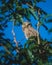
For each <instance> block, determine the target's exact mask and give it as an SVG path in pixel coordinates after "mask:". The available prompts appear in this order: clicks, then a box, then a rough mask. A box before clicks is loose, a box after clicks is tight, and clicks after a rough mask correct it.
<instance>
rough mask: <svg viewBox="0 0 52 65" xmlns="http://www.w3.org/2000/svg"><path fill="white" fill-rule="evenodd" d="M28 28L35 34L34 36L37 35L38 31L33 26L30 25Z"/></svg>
mask: <svg viewBox="0 0 52 65" xmlns="http://www.w3.org/2000/svg"><path fill="white" fill-rule="evenodd" d="M28 30H29V31H30V32H31V33H32V34H33V36H35V37H36V36H37V31H36V30H35V29H34V28H33V27H31V26H29V27H28Z"/></svg>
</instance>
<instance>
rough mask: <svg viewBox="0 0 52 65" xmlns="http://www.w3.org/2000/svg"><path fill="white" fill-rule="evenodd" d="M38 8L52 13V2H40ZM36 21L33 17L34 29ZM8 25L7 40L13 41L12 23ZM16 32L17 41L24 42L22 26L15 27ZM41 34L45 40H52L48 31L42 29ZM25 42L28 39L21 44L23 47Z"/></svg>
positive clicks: (51, 35) (47, 0)
mask: <svg viewBox="0 0 52 65" xmlns="http://www.w3.org/2000/svg"><path fill="white" fill-rule="evenodd" d="M37 6H39V7H40V8H42V9H43V10H44V11H46V12H47V13H48V14H51V13H52V0H46V2H40V3H38V4H37ZM34 21H35V20H34V18H33V17H31V23H32V26H33V27H34ZM7 24H8V27H7V28H6V29H5V31H4V33H5V38H10V39H11V40H13V35H12V31H11V30H12V23H11V22H9V23H7ZM47 26H49V27H52V24H47ZM34 28H35V27H34ZM14 31H15V34H16V39H17V41H20V40H22V39H23V37H24V33H23V31H22V28H21V26H20V27H18V26H15V27H14ZM40 34H41V37H43V39H49V40H50V37H51V38H52V33H50V34H49V33H47V31H46V30H45V29H44V28H43V27H41V28H40ZM25 42H26V39H25V38H24V40H23V41H21V44H22V45H23V44H24V43H25Z"/></svg>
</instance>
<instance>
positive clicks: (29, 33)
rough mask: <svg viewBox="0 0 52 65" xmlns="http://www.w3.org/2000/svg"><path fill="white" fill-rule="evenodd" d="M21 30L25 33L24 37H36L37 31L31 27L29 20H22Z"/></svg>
mask: <svg viewBox="0 0 52 65" xmlns="http://www.w3.org/2000/svg"><path fill="white" fill-rule="evenodd" d="M22 30H23V32H24V34H25V37H26V39H29V38H30V37H31V36H35V37H37V31H36V30H35V29H34V28H33V27H32V25H31V24H30V23H29V22H24V23H23V24H22Z"/></svg>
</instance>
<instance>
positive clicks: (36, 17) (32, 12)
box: [29, 8, 39, 20]
mask: <svg viewBox="0 0 52 65" xmlns="http://www.w3.org/2000/svg"><path fill="white" fill-rule="evenodd" d="M29 12H30V13H31V14H32V15H33V17H34V18H35V19H36V20H38V19H39V18H38V16H37V15H36V12H34V10H33V9H30V8H29Z"/></svg>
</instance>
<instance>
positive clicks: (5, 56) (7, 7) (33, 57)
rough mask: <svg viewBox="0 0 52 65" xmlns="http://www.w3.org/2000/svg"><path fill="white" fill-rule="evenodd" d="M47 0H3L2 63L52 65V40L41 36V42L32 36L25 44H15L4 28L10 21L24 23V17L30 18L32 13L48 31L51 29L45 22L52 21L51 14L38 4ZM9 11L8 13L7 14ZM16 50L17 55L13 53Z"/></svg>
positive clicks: (0, 10) (0, 20)
mask: <svg viewBox="0 0 52 65" xmlns="http://www.w3.org/2000/svg"><path fill="white" fill-rule="evenodd" d="M39 2H45V0H1V4H2V5H1V6H0V47H3V48H4V50H3V51H2V50H1V51H0V52H1V53H0V64H1V65H3V64H4V65H7V64H8V65H12V64H16V65H17V64H19V65H33V64H34V65H44V64H45V65H49V63H50V64H51V65H52V63H51V61H50V62H49V60H48V58H49V57H50V56H52V41H48V40H43V39H42V38H41V37H40V36H39V38H40V44H38V40H37V38H34V37H30V38H29V39H28V40H27V42H26V43H25V44H24V47H23V46H21V45H18V47H17V46H14V45H15V43H14V42H12V41H11V40H9V39H6V38H4V32H3V31H4V30H5V28H6V27H7V23H8V22H9V21H12V22H14V24H15V25H18V26H20V25H22V24H23V22H24V17H25V18H26V19H27V20H28V21H31V20H30V17H31V15H32V16H33V17H34V19H35V20H37V21H39V26H43V27H44V28H45V29H46V30H48V32H52V28H51V29H50V30H49V29H48V28H47V26H46V25H45V24H44V22H45V23H48V22H49V23H52V19H50V18H51V16H52V14H51V15H48V14H47V13H46V12H45V11H43V10H42V9H41V8H39V7H38V6H37V5H36V4H37V3H39ZM24 6H26V7H24ZM7 13H8V14H7ZM13 52H16V55H14V54H13Z"/></svg>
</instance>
